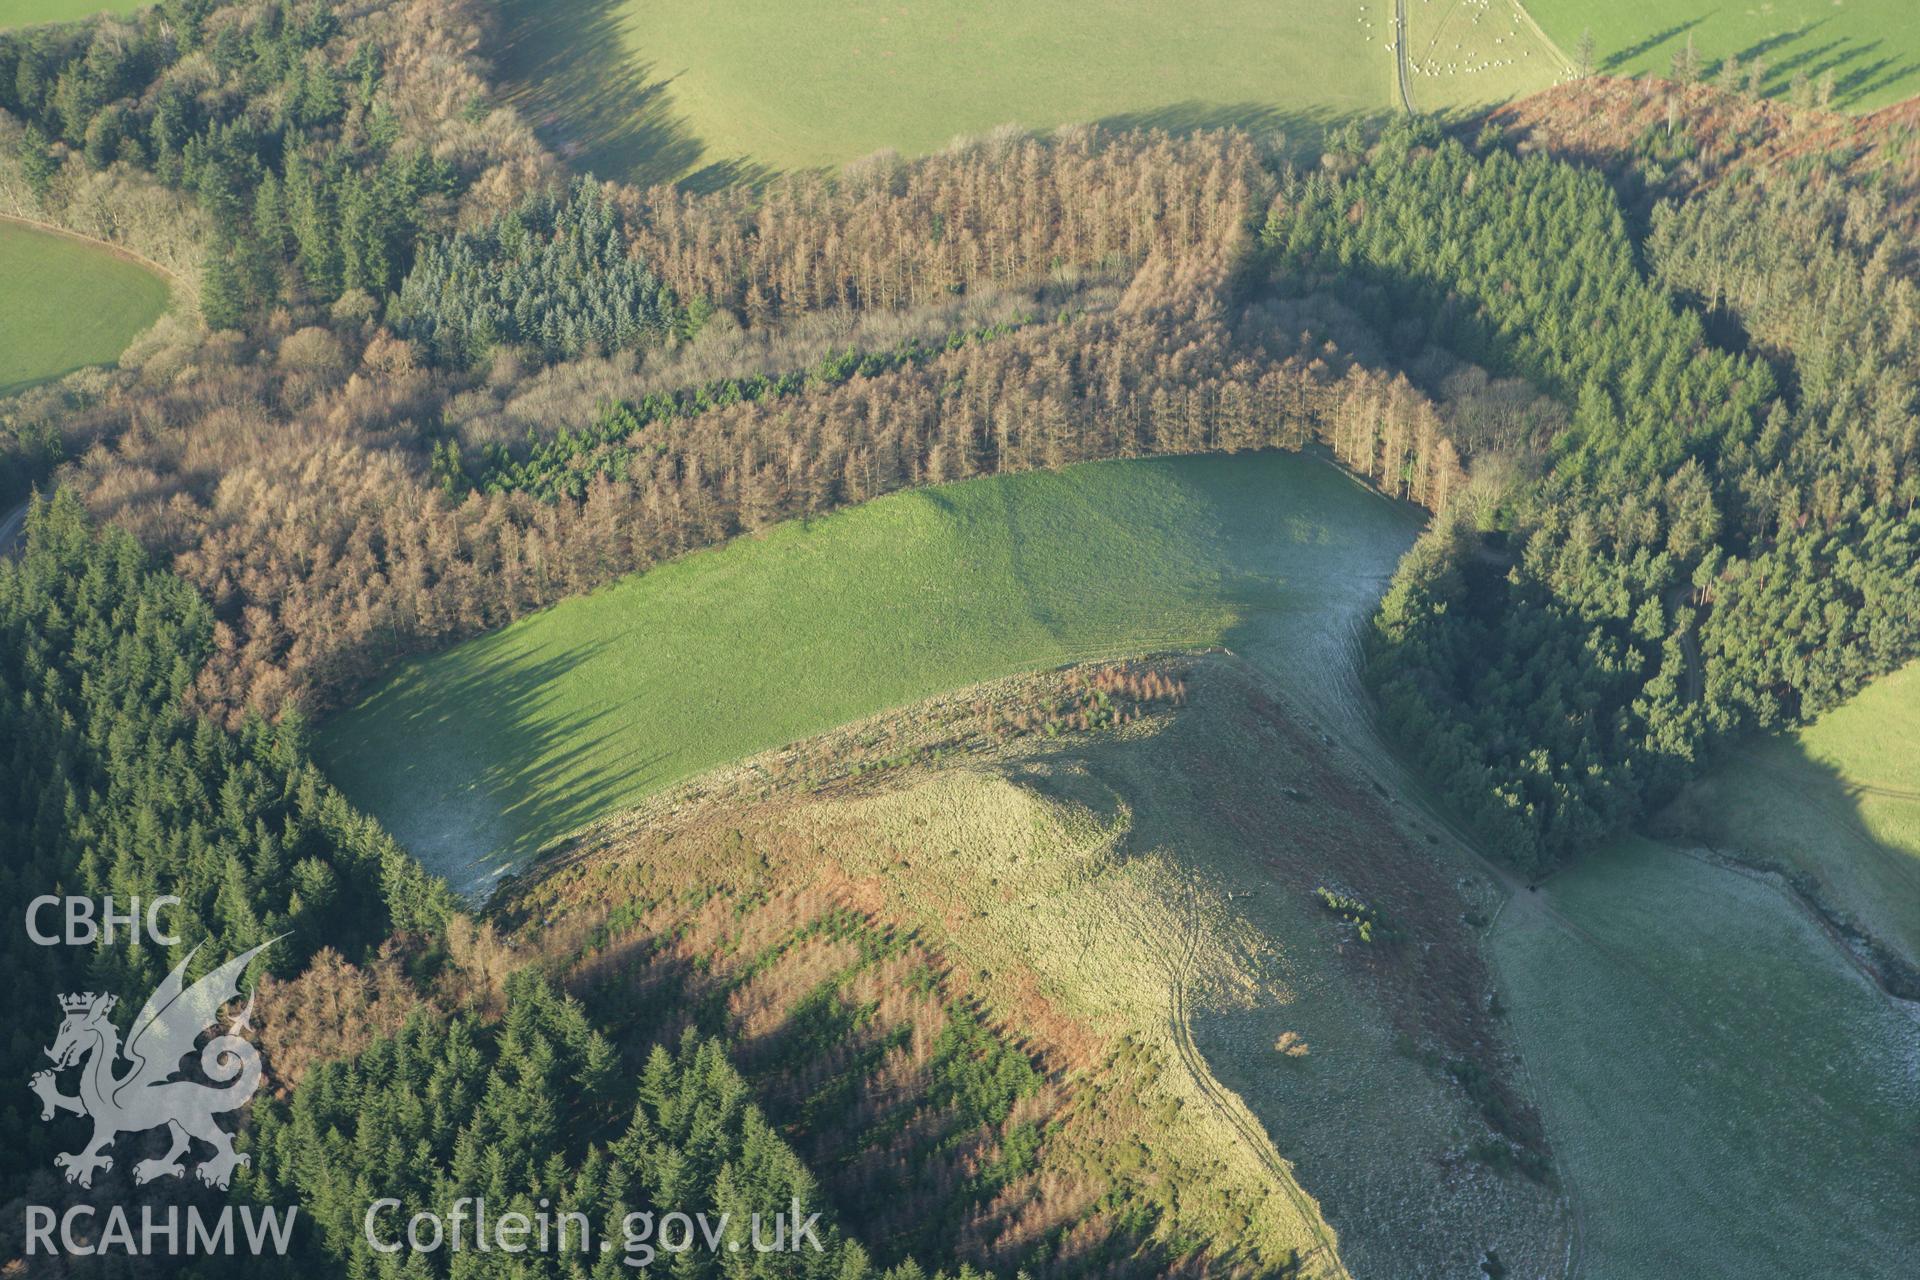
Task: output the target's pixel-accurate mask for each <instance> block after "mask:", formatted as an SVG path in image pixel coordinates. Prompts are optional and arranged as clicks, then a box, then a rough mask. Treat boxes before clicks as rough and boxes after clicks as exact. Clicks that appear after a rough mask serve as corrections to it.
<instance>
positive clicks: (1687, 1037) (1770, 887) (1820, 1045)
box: [1491, 840, 1920, 1280]
mask: <svg viewBox="0 0 1920 1280" xmlns="http://www.w3.org/2000/svg"><path fill="white" fill-rule="evenodd" d="M1491 954H1492V956H1493V958H1494V961H1495V963H1496V964H1497V966H1498V968H1499V971H1500V974H1501V985H1502V991H1503V994H1504V996H1505V998H1506V1000H1507V1001H1508V1002H1509V1003H1510V1004H1511V1006H1512V1020H1513V1029H1514V1033H1515V1038H1516V1041H1517V1042H1518V1043H1519V1045H1520V1046H1521V1049H1522V1052H1523V1054H1524V1055H1525V1059H1526V1063H1527V1071H1528V1076H1529V1078H1530V1079H1531V1081H1532V1082H1533V1085H1534V1087H1535V1089H1536V1090H1537V1092H1538V1097H1539V1102H1540V1106H1541V1108H1542V1110H1543V1111H1544V1113H1545V1116H1546V1124H1547V1132H1548V1134H1549V1135H1550V1136H1551V1138H1552V1140H1553V1143H1554V1150H1555V1152H1556V1154H1557V1155H1558V1157H1559V1160H1560V1164H1561V1168H1562V1169H1563V1170H1564V1171H1565V1173H1566V1177H1567V1181H1568V1184H1569V1186H1570V1188H1571V1192H1572V1196H1573V1202H1574V1207H1575V1210H1576V1218H1577V1221H1578V1223H1579V1227H1580V1247H1579V1255H1578V1256H1579V1274H1581V1275H1583V1276H1590V1277H1593V1280H1665V1278H1666V1277H1671V1276H1678V1275H1697V1276H1706V1275H1715V1276H1758V1275H1830V1276H1849V1277H1861V1278H1862V1280H1868V1278H1873V1277H1886V1278H1887V1280H1893V1278H1894V1277H1899V1276H1908V1275H1912V1274H1913V1272H1914V1268H1915V1266H1916V1265H1917V1264H1920V1178H1916V1177H1915V1172H1916V1170H1915V1163H1914V1152H1915V1149H1916V1148H1915V1142H1916V1139H1920V1128H1917V1127H1916V1117H1920V1085H1917V1084H1916V1080H1915V1076H1914V1066H1913V1064H1914V1062H1915V1061H1916V1060H1920V1028H1917V1027H1916V1024H1915V1021H1914V1019H1913V1017H1912V1016H1911V1014H1910V1013H1909V1012H1908V1011H1906V1010H1903V1009H1902V1008H1901V1007H1899V1006H1898V1005H1897V1004H1896V1003H1895V1002H1893V1001H1891V1000H1889V999H1888V998H1887V997H1886V996H1885V995H1884V994H1883V993H1882V992H1881V991H1880V990H1879V989H1877V988H1876V987H1875V986H1874V984H1873V983H1872V982H1871V981H1870V980H1869V979H1868V978H1867V977H1866V976H1865V975H1864V974H1863V973H1862V972H1861V971H1860V970H1859V969H1857V968H1856V967H1855V966H1854V964H1853V963H1852V961H1851V960H1850V958H1849V957H1848V956H1846V955H1845V954H1844V952H1842V951H1841V950H1840V949H1839V948H1837V947H1836V946H1834V944H1833V943H1832V942H1831V941H1830V940H1829V938H1828V937H1827V935H1826V934H1825V932H1824V931H1823V930H1822V928H1821V927H1820V924H1819V922H1818V920H1817V918H1816V917H1814V916H1813V915H1812V914H1811V913H1809V912H1808V911H1806V910H1805V909H1804V908H1803V907H1802V906H1801V905H1800V904H1799V903H1798V902H1797V901H1795V899H1794V898H1793V897H1791V896H1790V895H1789V894H1787V893H1785V892H1784V891H1783V890H1782V889H1781V888H1780V887H1779V886H1777V885H1775V884H1771V883H1768V882H1767V881H1765V880H1764V879H1761V878H1759V877H1752V876H1748V875H1745V874H1742V873H1740V872H1738V871H1736V870H1733V869H1730V868H1727V867H1724V866H1720V865H1715V864H1713V863H1712V862H1710V861H1707V860H1703V859H1698V858H1696V857H1692V856H1688V854H1687V852H1685V851H1683V850H1682V849H1680V848H1677V847H1671V846H1667V845H1661V844H1657V843H1653V842H1649V841H1640V840H1630V841H1626V842H1623V843H1622V844H1620V845H1618V846H1616V847H1614V848H1611V849H1608V850H1605V851H1603V852H1601V853H1599V854H1596V855H1595V856H1593V857H1592V858H1589V859H1587V860H1585V861H1583V862H1581V863H1580V864H1578V865H1577V866H1575V867H1574V868H1572V869H1570V870H1568V871H1566V872H1564V873H1562V874H1560V875H1557V876H1555V877H1554V878H1553V879H1551V880H1550V881H1549V882H1548V883H1546V884H1544V885H1542V886H1541V888H1540V890H1539V892H1538V894H1530V893H1520V894H1517V895H1515V896H1514V898H1513V900H1512V901H1511V902H1510V903H1509V905H1508V907H1507V909H1506V911H1504V912H1503V913H1502V914H1501V916H1500V918H1499V921H1498V923H1497V925H1496V927H1495V931H1494V933H1493V936H1492V938H1491Z"/></svg>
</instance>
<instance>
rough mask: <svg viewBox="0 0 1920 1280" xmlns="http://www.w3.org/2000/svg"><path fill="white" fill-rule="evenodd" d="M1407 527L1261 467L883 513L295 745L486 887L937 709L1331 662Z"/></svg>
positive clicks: (638, 590) (736, 552) (640, 583)
mask: <svg viewBox="0 0 1920 1280" xmlns="http://www.w3.org/2000/svg"><path fill="white" fill-rule="evenodd" d="M1416 528H1417V521H1416V518H1415V517H1414V516H1413V514H1412V513H1410V512H1409V511H1408V510H1406V509H1403V508H1400V507H1397V506H1395V505H1393V504H1391V503H1389V502H1387V501H1386V500H1385V499H1383V498H1380V497H1378V496H1377V495H1374V494H1372V493H1370V492H1368V491H1367V490H1365V489H1363V488H1361V487H1360V486H1359V485H1358V484H1356V483H1355V482H1353V481H1352V480H1350V479H1348V478H1347V477H1346V476H1345V475H1343V474H1342V473H1341V472H1339V471H1338V470H1336V469H1334V468H1333V467H1332V466H1331V465H1329V464H1326V463H1323V462H1319V461H1317V460H1314V459H1311V458H1305V457H1301V456H1298V455H1289V454H1280V453H1263V454H1243V455H1239V456H1234V457H1203V458H1181V459H1154V460H1143V461H1131V462H1116V463H1093V464H1089V465H1086V466H1080V467H1074V468H1070V469H1069V470H1067V471H1064V472H1059V473H1041V474H1031V475H1020V476H1008V477H999V478H991V479H982V480H974V481H968V482H965V483H961V484H957V485H950V486H945V487H941V488H937V489H928V490H921V491H917V492H912V493H905V494H899V495H895V496H893V497H889V498H882V499H880V500H878V501H875V502H871V503H868V504H866V505H864V506H861V507H858V508H855V509H853V510H849V511H844V512H841V513H838V514H836V515H832V516H829V517H827V518H825V519H822V520H817V521H814V522H812V523H810V524H809V523H803V522H796V523H792V524H787V525H783V526H779V527H776V528H774V529H772V530H770V531H769V532H768V533H766V534H765V535H764V536H759V537H751V538H742V539H737V540H736V541H734V542H732V543H730V544H728V545H727V546H724V547H720V548H717V549H715V550H712V551H706V552H701V553H697V554H695V555H691V556H688V557H686V558H685V559H683V560H680V561H677V562H675V563H672V564H668V565H664V566H662V567H660V568H657V569H655V570H653V571H651V572H649V573H645V574H641V575H638V576H635V577H632V578H629V579H626V580H624V581H622V582H620V583H617V584H615V585H614V586H612V587H609V588H606V589H604V590H601V591H599V592H596V593H594V594H592V595H590V596H586V597H582V598H579V599H575V600H570V601H566V602H564V603H562V604H559V605H557V606H555V607H554V608H552V609H549V610H547V611H545V612H543V613H540V614H536V615H534V616H532V617H529V618H525V619H522V620H521V621H519V622H517V623H515V624H513V625H512V626H509V627H507V628H505V629H504V630H501V631H498V632H495V633H493V634H490V635H486V636H482V637H479V638H477V639H474V640H471V641H468V642H467V643H465V644H462V645H459V646H457V647H455V648H453V649H450V650H448V651H446V652H443V653H439V654H436V655H433V656H431V657H428V658H424V659H420V660H417V661H414V662H411V663H408V664H406V665H404V666H403V667H402V668H401V669H399V670H398V671H397V672H396V673H395V674H394V675H393V676H392V677H391V678H390V679H388V680H387V681H386V682H385V683H383V684H382V685H380V686H379V687H377V688H376V689H374V690H373V691H372V693H371V694H369V695H368V696H367V697H366V698H365V699H364V700H363V701H362V702H361V703H360V704H359V705H357V706H355V707H353V708H350V709H349V710H347V711H345V712H343V713H341V714H340V715H338V716H336V717H334V718H333V719H332V720H330V721H329V722H327V723H325V724H324V725H322V726H321V728H320V730H319V732H318V734H317V736H316V747H317V749H318V751H319V754H320V758H321V759H322V761H323V762H324V763H325V765H326V767H327V770H328V772H329V774H330V775H331V776H332V777H333V778H334V779H335V781H337V782H338V783H339V784H340V785H341V786H342V787H344V788H345V789H346V791H347V793H348V794H349V795H350V796H352V797H353V799H354V801H355V802H356V803H357V804H359V805H361V806H362V807H364V808H366V809H367V810H369V811H370V812H372V813H374V814H375V815H377V816H378V817H379V818H380V819H381V820H382V821H383V822H384V823H385V824H386V826H387V828H388V830H390V831H392V832H393V833H394V835H395V836H397V837H398V838H399V839H400V841H401V843H403V844H404V845H406V846H407V847H408V848H409V849H411V850H412V851H413V852H414V853H415V854H416V855H417V856H418V857H420V858H421V859H422V861H424V862H425V863H426V865H427V866H428V867H430V868H431V869H433V870H434V871H436V872H439V873H441V874H443V875H446V876H447V877H448V878H449V880H451V881H452V882H453V883H454V884H455V885H456V886H458V887H461V888H465V889H468V890H482V889H484V888H485V886H486V884H487V882H488V881H489V880H490V879H491V878H492V877H493V876H494V875H495V874H497V873H498V872H499V871H500V870H502V869H505V868H508V867H512V866H517V865H519V864H521V863H523V862H525V861H526V860H527V859H528V858H529V857H531V856H532V855H533V853H534V852H535V850H537V849H538V848H539V847H540V846H541V845H542V844H544V843H546V842H548V841H550V840H553V839H555V838H556V837H559V836H562V835H564V834H566V833H567V832H568V831H571V830H573V829H574V828H576V827H578V826H581V825H582V824H584V823H586V822H589V821H591V820H593V819H595V818H598V817H600V816H603V815H605V814H608V813H612V812H615V811H616V810H619V809H621V808H624V807H626V806H629V805H631V804H633V803H635V802H636V801H637V800H639V799H640V798H642V797H643V796H645V795H647V794H649V793H650V792H653V791H656V790H658V789H659V788H661V787H664V786H666V785H668V784H670V783H673V782H675V781H678V780H679V779H682V778H685V777H687V776H689V775H691V774H693V773H696V772H698V771H700V770H702V769H705V768H709V767H711V766H713V765H716V764H720V763H722V762H725V761H728V760H733V759H737V758H739V757H741V756H744V755H747V754H750V753H752V752H754V751H759V750H764V749H766V748H768V747H772V746H776V745H778V744H780V743H783V742H789V741H792V740H794V739H797V738H802V737H806V736H808V735H810V734H814V733H819V732H822V731H824V730H826V729H829V728H831V727H833V726H834V725H838V724H843V723H846V722H847V721H850V720H854V719H857V718H859V717H861V716H865V715H870V714H873V713H874V712H877V711H880V710H883V709H884V708H887V707H891V706H899V705H903V704H905V703H909V702H913V701H916V700H918V699H920V698H924V697H927V696H929V695H930V694H933V693H937V692H940V691H942V690H946V689H954V688H959V687H962V686H965V685H969V684H973V683H975V682H977V681H979V680H982V679H989V678H992V677H995V676H1001V675H1007V674H1010V673H1013V672H1017V671H1023V670H1035V669H1040V668H1044V667H1049V666H1054V665H1058V664H1061V663H1065V662H1070V661H1076V660H1080V659H1086V658H1091V657H1100V656H1107V655H1117V654H1127V653H1139V652H1145V651H1151V650H1157V649H1168V648H1180V647H1191V646H1201V645H1209V644H1218V643H1226V644H1230V645H1235V644H1238V643H1239V642H1240V638H1241V637H1242V636H1243V635H1248V636H1251V635H1252V634H1253V632H1254V629H1256V628H1257V629H1259V633H1260V634H1261V635H1262V636H1274V637H1278V639H1277V640H1275V641H1274V642H1273V643H1275V644H1278V645H1280V646H1281V647H1284V646H1285V644H1286V643H1287V642H1288V641H1289V639H1293V640H1295V641H1296V642H1297V643H1299V644H1301V645H1302V646H1304V645H1305V644H1306V643H1307V642H1308V641H1310V640H1311V639H1312V638H1314V637H1316V636H1324V635H1329V634H1330V635H1332V636H1333V637H1335V638H1336V640H1340V641H1343V640H1344V638H1345V637H1347V636H1348V635H1349V634H1350V632H1351V629H1352V628H1354V627H1356V626H1358V625H1359V624H1360V622H1361V621H1362V620H1363V619H1364V618H1365V616H1366V613H1367V611H1368V610H1369V609H1371V607H1372V606H1373V603H1374V601H1376V600H1377V599H1378V598H1379V593H1380V591H1381V590H1382V589H1383V585H1384V582H1385V579H1386V576H1387V575H1388V574H1390V573H1391V572H1392V568H1393V566H1394V564H1395V563H1397V561H1398V559H1399V557H1400V555H1401V554H1402V552H1404V550H1405V549H1406V547H1407V546H1408V544H1409V543H1410V542H1411V540H1412V538H1413V534H1414V532H1415V530H1416Z"/></svg>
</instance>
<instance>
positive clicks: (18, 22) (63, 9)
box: [0, 0, 151, 31]
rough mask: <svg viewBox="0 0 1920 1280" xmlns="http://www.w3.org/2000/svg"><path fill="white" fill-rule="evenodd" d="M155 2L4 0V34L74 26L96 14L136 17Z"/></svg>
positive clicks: (0, 27)
mask: <svg viewBox="0 0 1920 1280" xmlns="http://www.w3.org/2000/svg"><path fill="white" fill-rule="evenodd" d="M147 3H151V0H0V31H4V30H6V29H7V28H9V27H33V26H38V25H40V24H41V23H43V22H72V21H73V20H74V19H76V18H91V17H92V16H93V15H94V14H96V13H132V12H133V11H134V10H135V9H144V8H146V6H147Z"/></svg>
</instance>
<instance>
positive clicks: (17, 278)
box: [0, 222, 167, 395]
mask: <svg viewBox="0 0 1920 1280" xmlns="http://www.w3.org/2000/svg"><path fill="white" fill-rule="evenodd" d="M166 305H167V284H166V281H165V280H163V279H161V278H160V277H159V276H157V275H155V274H154V273H153V272H151V271H148V270H147V269H146V268H145V267H142V266H139V265H137V264H136V263H133V262H130V261H128V260H127V259H125V258H122V257H120V256H119V255H117V254H115V253H112V252H111V251H109V250H106V249H102V248H99V247H97V246H94V245H90V244H87V243H85V242H83V241H80V240H75V239H73V238H72V237H71V236H62V235H55V234H54V233H52V232H50V231H40V230H37V229H35V228H32V227H25V226H21V225H20V224H19V223H14V222H0V395H4V394H6V393H7V392H9V391H17V390H19V389H21V388H22V387H26V386H29V385H31V384H33V383H35V382H41V381H44V380H46V379H48V378H57V377H59V376H60V375H61V374H63V373H71V372H73V371H74V370H75V369H82V368H85V367H86V366H88V365H93V364H108V363H111V362H112V361H113V360H114V359H116V358H117V357H118V356H119V355H120V353H121V352H122V351H123V350H125V349H126V345H127V343H129V342H131V341H132V340H133V338H134V335H135V334H137V333H139V332H140V331H141V330H142V329H145V328H146V327H147V326H148V325H150V324H152V323H153V322H154V321H155V320H157V319H158V318H159V316H160V313H161V312H162V311H163V310H165V309H166Z"/></svg>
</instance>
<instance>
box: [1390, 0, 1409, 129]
mask: <svg viewBox="0 0 1920 1280" xmlns="http://www.w3.org/2000/svg"><path fill="white" fill-rule="evenodd" d="M1393 69H1394V73H1395V74H1396V75H1397V76H1398V77H1399V79H1400V105H1401V107H1403V108H1404V109H1405V110H1406V113H1407V114H1408V115H1412V114H1413V90H1412V89H1411V88H1410V87H1409V85H1408V81H1407V74H1408V73H1407V0H1393Z"/></svg>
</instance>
